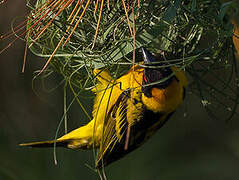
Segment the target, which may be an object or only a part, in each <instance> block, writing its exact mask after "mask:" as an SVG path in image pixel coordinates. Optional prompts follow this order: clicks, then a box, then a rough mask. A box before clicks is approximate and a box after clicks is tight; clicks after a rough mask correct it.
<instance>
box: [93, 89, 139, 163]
mask: <svg viewBox="0 0 239 180" xmlns="http://www.w3.org/2000/svg"><path fill="white" fill-rule="evenodd" d="M136 94H137V92H136V91H132V90H131V91H130V90H125V91H123V92H122V93H121V94H120V96H119V97H118V99H117V101H116V103H115V104H114V105H113V106H112V107H111V109H110V110H109V113H108V116H107V118H106V120H105V125H104V128H103V129H104V130H103V134H102V142H101V146H100V149H99V152H98V159H97V162H96V164H97V166H98V167H101V166H102V165H103V164H109V163H110V162H112V161H114V160H117V159H119V158H120V156H118V155H120V154H118V155H117V153H115V151H116V150H115V147H118V146H121V147H123V149H125V152H126V150H127V148H128V143H129V138H130V137H129V133H128V131H129V130H130V127H131V126H132V125H134V123H135V122H136V121H137V120H139V119H141V117H142V115H143V104H142V103H141V101H140V97H139V96H141V95H140V94H139V93H138V95H137V96H136ZM107 154H111V155H113V156H115V157H113V158H112V157H110V159H108V158H107V157H106V156H107ZM122 154H124V153H122ZM116 156H117V157H116ZM104 161H108V162H104ZM99 163H102V164H99Z"/></svg>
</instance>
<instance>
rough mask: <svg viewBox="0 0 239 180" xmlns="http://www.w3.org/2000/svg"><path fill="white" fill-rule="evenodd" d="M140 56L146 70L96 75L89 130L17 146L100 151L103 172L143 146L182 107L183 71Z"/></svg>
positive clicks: (141, 67)
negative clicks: (120, 74)
mask: <svg viewBox="0 0 239 180" xmlns="http://www.w3.org/2000/svg"><path fill="white" fill-rule="evenodd" d="M142 53H143V58H144V65H134V66H133V67H132V68H131V69H130V70H129V72H128V73H126V74H125V75H123V76H122V77H120V78H119V79H113V78H112V77H111V76H110V74H109V73H108V72H107V71H105V70H99V69H95V70H94V74H95V76H96V77H97V79H98V84H97V85H96V87H95V88H94V89H93V92H94V93H95V94H96V97H95V100H94V109H93V112H92V116H93V118H92V120H91V121H90V122H89V123H88V124H87V125H85V126H82V127H80V128H78V129H75V130H73V131H71V132H70V133H68V134H66V135H64V136H62V137H60V138H59V139H57V140H56V141H54V140H53V141H43V142H33V143H25V144H20V146H31V147H53V144H54V143H56V146H60V147H67V148H70V149H92V148H93V147H94V148H98V156H97V161H96V168H101V167H102V166H106V165H108V164H110V163H112V162H114V161H116V160H118V159H119V158H121V157H123V156H125V155H126V154H128V153H129V152H131V151H133V150H134V149H136V148H137V147H139V146H140V145H142V144H143V143H144V142H145V141H146V140H147V139H149V138H150V137H151V136H152V135H153V134H154V133H155V132H156V131H157V130H158V129H159V128H161V127H162V126H163V125H164V123H165V122H166V121H167V120H168V119H169V118H170V116H171V115H172V114H173V112H174V111H175V110H176V109H177V108H178V106H179V105H180V104H181V103H182V101H183V99H184V94H185V87H186V86H187V79H186V76H185V74H184V73H183V71H181V70H180V69H178V68H176V67H169V66H168V64H167V63H166V62H165V61H163V60H162V59H158V58H157V57H155V56H153V55H152V54H151V53H150V52H148V51H147V50H146V49H144V48H142ZM142 64H143V63H142ZM162 65H164V66H165V67H160V66H162Z"/></svg>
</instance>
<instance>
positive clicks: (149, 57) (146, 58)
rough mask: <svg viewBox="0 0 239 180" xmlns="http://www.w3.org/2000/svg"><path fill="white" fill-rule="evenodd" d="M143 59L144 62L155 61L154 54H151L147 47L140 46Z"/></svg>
mask: <svg viewBox="0 0 239 180" xmlns="http://www.w3.org/2000/svg"><path fill="white" fill-rule="evenodd" d="M142 53H143V59H144V63H145V64H150V63H152V62H156V58H155V56H153V55H152V54H151V53H150V52H149V51H148V50H147V49H145V48H144V47H142Z"/></svg>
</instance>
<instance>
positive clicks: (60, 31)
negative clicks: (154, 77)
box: [26, 0, 239, 119]
mask: <svg viewBox="0 0 239 180" xmlns="http://www.w3.org/2000/svg"><path fill="white" fill-rule="evenodd" d="M31 8H32V12H31V13H30V14H29V18H28V23H27V29H28V30H27V34H26V37H27V42H28V45H29V48H30V50H31V51H32V52H33V53H34V54H36V55H37V56H40V57H44V58H45V59H46V60H48V61H47V63H46V65H45V67H44V68H43V69H42V70H43V72H42V74H44V73H45V74H51V73H52V72H56V73H59V74H61V75H62V77H63V78H64V80H65V81H66V82H68V83H69V84H71V85H72V86H73V87H74V88H77V89H79V90H87V89H90V88H91V87H92V86H94V82H95V80H94V77H93V75H92V69H93V68H95V67H97V68H99V67H101V68H107V69H108V70H109V71H110V72H112V75H113V76H114V77H116V78H117V77H119V76H121V75H122V74H124V73H125V72H127V70H128V69H129V68H130V67H131V66H132V65H133V64H137V63H138V62H139V61H142V57H141V52H140V47H142V46H144V47H146V48H147V49H149V50H150V51H152V52H153V53H154V54H160V55H162V56H163V57H164V59H165V61H168V63H169V64H170V65H176V66H178V67H180V68H182V69H185V70H186V71H187V74H188V76H190V82H191V83H190V86H189V92H193V93H195V94H197V95H198V96H199V97H200V99H201V102H202V104H203V105H204V107H205V108H206V109H207V111H208V112H209V114H210V115H211V116H212V117H217V115H218V116H219V117H220V115H219V114H218V109H219V108H221V109H222V110H223V113H224V115H223V117H225V118H226V119H231V117H232V116H233V115H234V114H235V113H238V109H237V105H238V102H239V98H238V97H239V87H238V84H239V83H238V69H237V68H238V65H237V61H236V59H235V56H234V46H233V42H232V36H233V25H232V23H231V18H232V16H234V14H235V13H237V9H236V6H235V4H234V3H233V2H228V3H224V4H221V3H220V2H219V1H217V0H212V1H207V0H191V1H187V0H183V1H181V0H174V1H173V0H149V1H142V0H141V1H140V0H115V1H109V0H108V1H104V0H101V1H100V0H86V1H84V0H54V1H53V0H37V3H36V4H34V5H32V6H31ZM215 110H217V113H215ZM220 112H221V111H220ZM225 113H226V114H225Z"/></svg>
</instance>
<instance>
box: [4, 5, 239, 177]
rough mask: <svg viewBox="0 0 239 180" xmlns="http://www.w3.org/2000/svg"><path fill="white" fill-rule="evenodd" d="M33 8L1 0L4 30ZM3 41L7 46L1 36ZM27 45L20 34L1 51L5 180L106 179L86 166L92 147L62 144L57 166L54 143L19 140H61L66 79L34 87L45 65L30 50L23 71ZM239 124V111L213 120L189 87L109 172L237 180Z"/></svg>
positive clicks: (72, 121) (75, 111)
mask: <svg viewBox="0 0 239 180" xmlns="http://www.w3.org/2000/svg"><path fill="white" fill-rule="evenodd" d="M26 12H27V9H26V8H25V3H24V2H23V1H21V0H14V1H10V0H9V1H7V3H5V4H2V5H0V33H3V32H7V31H8V30H10V26H11V21H12V20H13V19H14V18H15V17H17V16H19V15H21V16H24V15H26V14H27V13H26ZM0 47H1V48H2V47H4V43H3V42H1V41H0ZM24 47H25V44H24V42H23V41H17V42H16V43H14V45H13V46H12V47H10V48H9V49H8V50H6V51H5V52H3V53H2V54H1V55H0V79H1V81H0V100H1V101H0V139H1V141H0V142H1V145H0V147H1V148H0V180H42V179H45V180H48V179H57V180H65V179H69V180H78V179H99V177H98V175H97V173H95V172H94V171H92V170H91V169H90V168H88V167H87V166H86V165H85V164H89V165H92V164H93V152H92V151H88V152H84V151H79V152H77V151H72V150H67V149H57V157H58V158H57V159H58V165H57V166H56V165H54V162H53V150H52V149H29V148H20V147H18V144H19V143H22V142H29V141H35V140H47V139H53V138H54V136H55V132H56V128H57V126H58V124H59V121H60V120H61V117H62V114H63V90H62V86H61V87H60V88H58V89H56V90H54V91H52V92H47V91H46V90H44V89H43V88H42V86H41V82H40V81H39V80H37V81H36V82H35V83H34V87H35V90H36V92H34V91H33V89H32V78H33V72H34V71H36V70H39V69H41V68H42V67H43V65H44V63H45V62H46V61H45V60H44V59H43V58H38V57H36V56H34V55H32V54H31V53H30V52H28V56H27V64H26V70H25V73H21V68H22V64H23V57H24ZM60 80H61V79H60V77H58V76H56V77H55V78H51V79H50V80H48V81H47V89H50V88H53V87H55V86H56V85H57V84H58V82H59V81H60ZM69 99H70V98H69ZM84 102H85V101H84V100H83V103H84ZM84 104H85V105H87V107H91V104H86V103H84ZM89 109H91V108H89ZM184 114H186V116H185V115H184ZM68 118H69V120H68V122H69V129H70V130H72V129H74V128H77V127H79V126H80V125H81V124H83V123H84V122H86V121H87V118H86V117H85V115H84V114H83V112H82V111H81V110H80V106H79V105H77V104H76V103H75V104H74V105H73V106H72V108H71V109H70V111H69V117H68ZM238 130H239V123H238V117H235V118H234V119H233V120H231V121H229V123H225V122H224V121H221V120H212V119H209V118H208V116H207V114H206V112H205V110H204V109H203V108H202V105H201V104H200V100H199V98H197V97H195V96H194V95H192V94H191V93H190V92H189V93H187V98H186V100H185V102H184V104H183V105H182V106H181V107H180V108H179V109H178V111H177V112H176V113H175V114H174V115H173V116H172V118H171V120H170V121H169V122H168V123H167V124H166V125H165V126H164V127H163V128H161V129H160V131H159V132H157V134H156V135H155V136H154V137H153V138H151V139H150V140H149V141H148V142H147V143H146V144H145V145H144V146H142V147H141V148H139V149H137V150H136V151H134V152H133V153H131V154H129V155H128V156H127V157H125V158H123V159H121V160H120V161H117V162H115V163H113V164H112V165H110V166H109V167H107V168H106V174H107V176H108V179H112V180H117V179H129V180H134V179H137V180H154V179H160V180H180V179H183V180H191V179H194V180H197V179H199V180H202V179H217V180H230V179H231V180H235V179H238V178H239V171H238V169H239V131H238ZM61 135H62V132H61Z"/></svg>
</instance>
